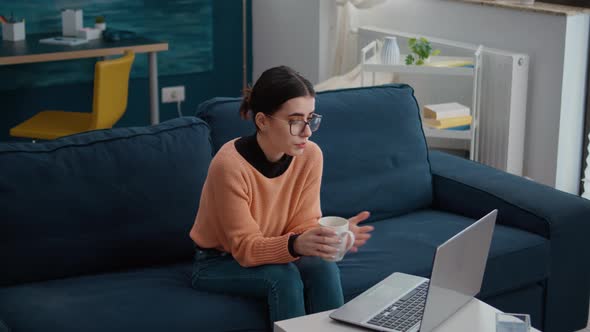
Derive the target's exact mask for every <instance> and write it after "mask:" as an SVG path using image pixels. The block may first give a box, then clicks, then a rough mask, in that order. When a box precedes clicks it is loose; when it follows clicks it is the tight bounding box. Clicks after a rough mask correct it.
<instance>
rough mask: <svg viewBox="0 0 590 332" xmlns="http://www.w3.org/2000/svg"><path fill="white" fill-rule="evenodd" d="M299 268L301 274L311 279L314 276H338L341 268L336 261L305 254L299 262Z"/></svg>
mask: <svg viewBox="0 0 590 332" xmlns="http://www.w3.org/2000/svg"><path fill="white" fill-rule="evenodd" d="M297 268H298V269H299V271H300V273H301V275H303V276H305V278H307V279H309V278H312V277H314V276H317V277H319V278H328V277H330V276H332V277H338V278H340V269H339V268H338V266H337V265H336V263H334V262H329V261H325V260H323V259H321V258H319V257H312V256H304V257H301V259H300V260H299V261H298V262H297Z"/></svg>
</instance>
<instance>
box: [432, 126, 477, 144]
mask: <svg viewBox="0 0 590 332" xmlns="http://www.w3.org/2000/svg"><path fill="white" fill-rule="evenodd" d="M422 128H423V129H424V136H426V137H432V138H450V139H457V140H465V141H470V140H471V129H469V130H448V129H433V128H430V127H427V126H423V127H422Z"/></svg>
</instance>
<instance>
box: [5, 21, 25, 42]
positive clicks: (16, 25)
mask: <svg viewBox="0 0 590 332" xmlns="http://www.w3.org/2000/svg"><path fill="white" fill-rule="evenodd" d="M0 21H2V39H3V40H8V41H19V40H25V19H24V18H23V19H21V20H20V21H16V20H15V19H14V18H13V17H12V16H11V18H10V19H8V20H7V19H5V18H4V16H0Z"/></svg>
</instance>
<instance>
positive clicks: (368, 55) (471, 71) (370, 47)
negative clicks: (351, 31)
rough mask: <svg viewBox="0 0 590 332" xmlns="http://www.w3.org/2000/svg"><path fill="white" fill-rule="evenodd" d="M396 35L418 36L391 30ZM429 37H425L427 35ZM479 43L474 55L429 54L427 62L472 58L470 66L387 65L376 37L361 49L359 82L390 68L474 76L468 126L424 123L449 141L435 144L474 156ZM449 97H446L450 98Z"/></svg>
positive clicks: (435, 135) (427, 132)
mask: <svg viewBox="0 0 590 332" xmlns="http://www.w3.org/2000/svg"><path fill="white" fill-rule="evenodd" d="M393 35H394V36H397V37H402V38H413V37H419V36H416V35H412V34H405V33H396V34H393ZM427 38H428V37H427ZM445 46H449V47H456V48H460V49H465V50H469V51H470V53H471V52H473V51H472V50H471V49H468V48H465V47H463V46H462V45H461V44H450V43H449V44H445ZM482 48H483V47H482V46H481V45H480V46H479V47H478V48H477V50H475V52H473V56H471V57H448V56H436V57H431V60H430V63H432V64H436V63H437V62H442V61H449V60H461V61H471V62H472V63H473V68H470V67H437V66H434V65H429V64H425V65H421V66H417V65H406V64H396V65H388V64H382V63H381V59H380V49H378V47H377V41H376V40H374V41H372V42H370V43H369V44H367V45H366V46H365V47H363V49H362V50H361V83H362V84H363V85H364V84H365V73H372V84H373V85H374V84H375V73H376V72H389V73H406V74H415V75H448V76H469V77H472V79H473V92H472V93H473V94H472V96H473V97H472V105H471V115H472V117H473V121H472V123H471V127H470V129H469V130H445V129H434V128H430V127H427V126H424V127H423V128H424V134H425V136H426V137H431V138H438V139H444V140H445V141H448V144H443V145H438V146H437V147H443V148H445V147H446V148H451V149H457V148H459V149H465V150H469V159H471V160H476V159H477V155H478V153H477V152H478V151H477V149H478V139H479V137H478V128H479V108H480V95H479V91H480V89H481V75H480V73H481V52H482ZM400 58H401V59H405V55H404V54H402V55H401V57H400ZM451 101H452V100H449V102H451Z"/></svg>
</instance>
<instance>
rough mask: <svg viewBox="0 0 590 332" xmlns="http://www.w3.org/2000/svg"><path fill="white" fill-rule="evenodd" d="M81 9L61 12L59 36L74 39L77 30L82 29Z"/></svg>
mask: <svg viewBox="0 0 590 332" xmlns="http://www.w3.org/2000/svg"><path fill="white" fill-rule="evenodd" d="M82 23H83V12H82V9H64V10H63V11H62V12H61V34H62V35H63V36H66V37H68V36H69V37H76V35H77V34H78V30H80V29H82V28H83V25H82Z"/></svg>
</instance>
